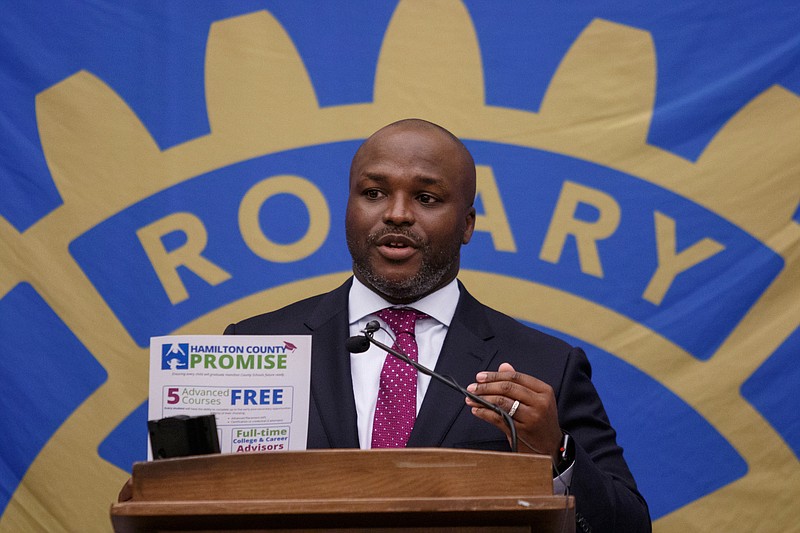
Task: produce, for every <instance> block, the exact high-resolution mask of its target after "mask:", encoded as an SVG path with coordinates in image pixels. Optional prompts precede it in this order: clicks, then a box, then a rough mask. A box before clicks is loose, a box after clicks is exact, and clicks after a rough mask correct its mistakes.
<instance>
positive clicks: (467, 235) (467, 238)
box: [461, 206, 475, 244]
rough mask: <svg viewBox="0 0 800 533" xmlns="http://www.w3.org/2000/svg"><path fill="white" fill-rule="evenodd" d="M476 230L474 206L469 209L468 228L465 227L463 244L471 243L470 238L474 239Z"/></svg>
mask: <svg viewBox="0 0 800 533" xmlns="http://www.w3.org/2000/svg"><path fill="white" fill-rule="evenodd" d="M474 231H475V208H474V207H473V206H470V207H469V210H468V211H467V224H466V228H465V229H464V237H463V238H462V239H461V244H467V243H469V241H470V239H472V233H473V232H474Z"/></svg>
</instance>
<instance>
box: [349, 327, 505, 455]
mask: <svg viewBox="0 0 800 533" xmlns="http://www.w3.org/2000/svg"><path fill="white" fill-rule="evenodd" d="M375 331H376V329H373V328H370V327H369V325H367V328H366V329H364V331H363V333H364V337H365V338H366V339H367V340H368V341H369V342H371V343H372V344H374V345H375V346H377V347H378V348H381V349H382V350H386V351H387V352H389V353H390V354H392V355H393V356H395V357H397V358H398V359H400V360H401V361H404V362H406V363H408V364H409V365H411V366H413V367H414V368H416V369H417V371H419V372H422V373H423V374H425V375H426V376H430V377H432V378H434V379H435V380H437V381H439V382H440V383H443V384H445V385H447V386H448V387H450V388H451V389H453V390H455V391H456V392H460V393H461V394H463V395H464V396H466V397H467V398H469V399H470V400H472V401H474V402H475V403H478V404H480V405H482V406H483V407H485V408H487V409H489V410H490V411H492V412H494V413H497V414H498V415H500V416H501V417H502V418H503V421H504V422H505V423H506V426H508V430H509V432H510V433H511V451H512V452H514V453H516V451H517V427H516V425H515V424H514V419H513V418H511V416H509V414H508V413H507V412H505V411H504V410H503V409H501V408H500V407H499V406H497V405H495V404H493V403H492V402H489V401H486V400H484V399H483V398H481V397H480V396H478V395H476V394H473V393H471V392H470V391H468V390H467V389H465V388H464V387H462V386H461V385H459V384H458V383H456V381H455V380H454V379H453V378H451V377H450V376H443V375H441V374H438V373H436V372H434V371H433V370H431V369H429V368H428V367H426V366H424V365H422V364H420V363H418V362H416V361H414V360H413V359H411V358H410V357H409V356H407V355H406V354H404V353H402V352H399V351H397V350H395V349H394V348H390V347H389V346H386V345H385V344H383V343H382V342H380V341H377V340H375V339H374V338H373V337H372V336H373V334H374V333H375Z"/></svg>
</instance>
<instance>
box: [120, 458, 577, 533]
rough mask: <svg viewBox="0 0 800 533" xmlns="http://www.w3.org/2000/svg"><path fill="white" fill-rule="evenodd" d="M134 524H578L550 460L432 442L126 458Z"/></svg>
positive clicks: (123, 519) (222, 527) (355, 527)
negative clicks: (556, 488)
mask: <svg viewBox="0 0 800 533" xmlns="http://www.w3.org/2000/svg"><path fill="white" fill-rule="evenodd" d="M132 484H133V487H132V488H133V496H132V499H131V500H129V501H126V502H120V503H116V504H113V505H112V506H111V521H112V523H113V525H114V530H115V531H117V532H119V533H123V532H130V531H137V532H138V531H240V530H248V531H259V530H260V531H281V530H283V531H294V532H297V531H315V530H316V531H322V530H330V529H337V530H338V531H375V530H379V531H409V530H412V531H475V532H478V531H481V532H483V531H508V532H511V531H543V532H562V531H567V532H574V530H575V506H574V499H573V498H572V497H565V496H553V494H552V492H553V482H552V475H551V466H550V460H549V459H548V458H546V457H542V456H535V455H526V454H511V453H496V452H486V451H462V450H446V449H439V448H434V449H430V448H416V449H413V448H412V449H390V450H368V451H362V450H313V451H304V452H283V453H272V454H255V453H254V454H226V455H203V456H195V457H187V458H180V459H164V460H160V461H153V462H145V463H136V464H134V465H133V476H132Z"/></svg>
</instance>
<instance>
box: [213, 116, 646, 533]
mask: <svg viewBox="0 0 800 533" xmlns="http://www.w3.org/2000/svg"><path fill="white" fill-rule="evenodd" d="M474 198H475V164H474V161H473V159H472V156H471V155H470V153H469V151H468V150H467V149H466V147H465V146H464V145H463V144H462V143H461V141H460V140H459V139H458V138H456V137H455V136H454V135H453V134H451V133H450V132H448V131H447V130H445V129H443V128H441V127H440V126H438V125H435V124H433V123H430V122H426V121H424V120H419V119H408V120H402V121H399V122H395V123H393V124H390V125H388V126H386V127H384V128H382V129H380V130H379V131H377V132H376V133H375V134H373V135H372V136H371V137H369V138H368V139H367V140H366V141H365V142H364V143H363V144H362V145H361V147H360V148H359V149H358V151H357V152H356V154H355V156H354V157H353V162H352V165H351V167H350V191H349V197H348V201H347V214H346V220H345V225H346V234H347V246H348V248H349V250H350V254H351V256H352V258H353V274H354V276H353V277H352V278H350V279H349V280H348V281H347V282H346V283H345V284H344V285H342V286H341V287H339V288H337V289H335V290H334V291H332V292H329V293H327V294H322V295H319V296H315V297H312V298H309V299H307V300H303V301H300V302H297V303H294V304H292V305H289V306H287V307H285V308H283V309H280V310H278V311H274V312H271V313H266V314H263V315H259V316H256V317H252V318H249V319H246V320H243V321H241V322H239V323H236V324H231V325H230V326H228V328H227V329H226V330H225V333H226V334H239V335H273V334H293V335H294V334H297V335H311V336H312V339H313V340H312V359H311V405H310V413H309V425H308V448H309V449H312V448H358V447H360V448H378V447H434V446H441V447H447V448H474V449H485V450H497V451H509V450H510V449H511V447H510V433H509V430H508V428H507V426H506V424H505V423H504V420H503V417H502V416H500V415H499V414H498V413H496V412H494V411H492V410H490V409H487V408H485V407H483V406H481V405H480V404H478V403H475V402H473V401H472V400H469V399H465V398H464V396H463V395H462V394H459V393H458V392H456V391H454V390H452V389H450V388H448V387H447V386H445V385H443V384H442V383H439V382H437V381H431V379H430V378H429V377H428V376H426V375H424V374H422V373H418V372H417V371H416V370H415V369H414V368H413V367H411V366H410V365H408V364H406V363H403V362H402V361H400V360H399V359H397V358H395V357H394V356H391V355H388V354H386V353H385V352H382V351H380V350H379V349H377V348H371V349H370V350H369V351H367V352H366V353H361V354H350V353H348V351H347V349H346V347H345V345H346V341H347V339H348V338H349V337H350V336H353V335H357V334H359V333H360V332H361V331H362V330H363V329H364V328H365V327H366V325H367V323H369V322H371V321H378V323H379V324H380V325H381V326H382V329H381V330H379V331H378V332H376V334H375V337H376V339H377V340H380V341H382V342H384V344H388V345H393V347H394V348H395V349H397V350H399V351H401V352H403V353H405V354H407V355H409V356H410V357H411V358H412V359H415V360H418V361H419V362H420V363H421V364H423V365H425V366H427V367H428V368H435V370H436V371H437V372H439V373H441V374H445V375H448V376H451V377H453V378H454V379H455V381H456V382H458V383H462V384H465V383H466V384H469V385H468V387H467V389H468V390H469V391H470V392H472V393H474V394H476V395H478V396H480V397H482V398H483V399H484V400H487V401H489V402H491V403H493V404H495V405H497V406H499V407H500V408H501V409H503V410H505V411H506V412H508V414H509V415H511V417H512V418H513V419H514V422H515V425H516V428H517V432H518V438H519V451H520V452H522V453H539V454H544V455H549V456H551V457H552V458H553V462H554V470H555V475H556V479H555V480H554V485H555V486H556V488H557V489H560V488H561V487H562V486H563V485H569V490H570V493H571V494H573V495H574V496H575V500H576V516H577V517H579V521H580V522H581V524H580V527H579V530H585V531H588V530H591V531H594V532H601V531H620V532H636V531H650V529H651V525H650V517H649V513H648V509H647V504H646V503H645V501H644V499H643V498H642V496H641V495H640V494H639V492H638V490H637V488H636V483H635V481H634V480H633V476H632V475H631V473H630V470H629V469H628V466H627V464H626V463H625V460H624V458H623V456H622V449H621V448H620V447H619V446H618V445H617V443H616V433H615V431H614V429H613V428H612V427H611V425H610V423H609V421H608V418H607V416H606V414H605V410H604V409H603V406H602V403H601V401H600V398H599V397H598V395H597V392H596V390H595V388H594V386H593V385H592V383H591V379H590V377H591V369H590V367H589V363H588V361H587V359H586V356H585V354H584V353H583V351H582V350H581V349H580V348H573V347H571V346H569V345H568V344H566V343H565V342H563V341H561V340H559V339H556V338H554V337H552V336H549V335H546V334H544V333H542V332H539V331H537V330H534V329H532V328H529V327H526V326H523V325H522V324H520V323H519V322H517V321H516V320H514V319H512V318H510V317H508V316H506V315H503V314H502V313H499V312H497V311H495V310H493V309H491V308H489V307H486V306H485V305H483V304H481V303H479V302H478V301H477V300H475V299H474V298H473V297H472V296H471V295H470V294H469V293H468V292H467V290H466V288H465V287H464V286H463V285H462V284H461V283H460V282H458V281H457V279H456V276H457V274H458V271H459V266H460V252H461V246H462V245H464V244H467V243H468V242H469V241H470V238H471V237H472V233H473V231H474V229H475V208H474V207H473V200H474ZM388 332H391V336H390V334H389V333H388ZM486 475H487V476H491V475H492V473H491V472H487V473H486Z"/></svg>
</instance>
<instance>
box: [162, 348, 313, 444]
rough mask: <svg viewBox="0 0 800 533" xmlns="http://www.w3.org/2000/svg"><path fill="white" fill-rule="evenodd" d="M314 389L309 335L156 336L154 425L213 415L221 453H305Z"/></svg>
mask: <svg viewBox="0 0 800 533" xmlns="http://www.w3.org/2000/svg"><path fill="white" fill-rule="evenodd" d="M310 382H311V336H310V335H287V336H277V335H272V336H268V335H252V336H251V335H173V336H165V337H152V338H151V339H150V401H149V407H148V419H149V420H158V419H161V418H167V417H172V416H176V415H188V416H201V415H208V414H214V415H215V417H216V422H217V433H218V436H219V444H220V449H221V451H222V453H245V452H278V451H288V450H305V449H306V436H307V433H308V409H309V396H310ZM149 447H150V446H149V443H148V457H149V458H152V453H151V451H150V450H149Z"/></svg>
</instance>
